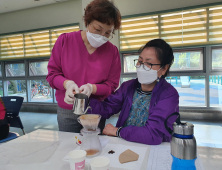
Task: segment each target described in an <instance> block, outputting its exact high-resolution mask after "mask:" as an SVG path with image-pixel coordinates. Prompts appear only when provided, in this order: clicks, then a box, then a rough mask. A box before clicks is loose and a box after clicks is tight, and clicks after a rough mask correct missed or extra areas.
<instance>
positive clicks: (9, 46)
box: [0, 24, 79, 61]
mask: <svg viewBox="0 0 222 170" xmlns="http://www.w3.org/2000/svg"><path fill="white" fill-rule="evenodd" d="M78 30H79V25H78V24H72V26H70V25H68V26H61V27H57V28H51V29H48V28H47V29H41V30H39V31H25V32H24V33H19V34H12V35H8V34H7V35H4V34H3V35H0V60H4V61H5V60H7V59H25V58H26V59H27V58H36V57H38V58H39V57H49V56H50V55H51V49H52V48H53V46H54V44H55V42H56V40H57V38H58V36H59V35H61V34H62V33H67V32H72V31H78Z"/></svg>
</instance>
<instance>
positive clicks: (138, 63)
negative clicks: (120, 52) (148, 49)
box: [134, 59, 161, 71]
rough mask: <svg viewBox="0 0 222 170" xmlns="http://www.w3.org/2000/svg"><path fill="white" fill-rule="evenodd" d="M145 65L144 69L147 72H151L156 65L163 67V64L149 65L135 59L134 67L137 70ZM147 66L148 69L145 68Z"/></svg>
mask: <svg viewBox="0 0 222 170" xmlns="http://www.w3.org/2000/svg"><path fill="white" fill-rule="evenodd" d="M142 64H143V68H144V69H145V70H146V71H149V70H150V69H151V68H152V67H153V66H155V65H161V64H151V63H148V62H144V63H143V62H142V61H139V60H138V59H135V60H134V66H135V67H136V68H139V67H140V66H141V65H142ZM145 66H146V67H145Z"/></svg>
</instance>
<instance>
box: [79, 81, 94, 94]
mask: <svg viewBox="0 0 222 170" xmlns="http://www.w3.org/2000/svg"><path fill="white" fill-rule="evenodd" d="M79 90H80V92H81V93H83V94H86V95H87V96H88V97H89V96H90V95H91V94H92V92H93V86H92V84H89V83H88V84H84V85H82V86H81V87H80V88H79Z"/></svg>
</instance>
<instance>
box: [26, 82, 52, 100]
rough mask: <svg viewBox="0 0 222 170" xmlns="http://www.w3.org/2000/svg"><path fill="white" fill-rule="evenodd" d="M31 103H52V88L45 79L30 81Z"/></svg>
mask: <svg viewBox="0 0 222 170" xmlns="http://www.w3.org/2000/svg"><path fill="white" fill-rule="evenodd" d="M30 85H31V88H30V89H31V91H30V98H31V102H50V103H52V102H53V94H52V88H51V87H50V86H49V83H48V82H47V81H46V80H45V79H41V80H30Z"/></svg>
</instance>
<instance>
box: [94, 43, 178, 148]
mask: <svg viewBox="0 0 222 170" xmlns="http://www.w3.org/2000/svg"><path fill="white" fill-rule="evenodd" d="M139 52H140V55H139V58H138V59H137V60H134V63H135V67H136V71H137V77H138V79H132V80H129V81H127V82H124V83H123V84H122V85H121V86H120V88H119V89H118V90H117V91H116V92H115V93H114V94H112V95H110V96H109V97H108V98H106V99H105V100H104V101H103V102H99V101H98V100H95V99H91V101H90V106H91V107H92V111H93V113H94V114H100V115H101V116H102V118H106V119H109V118H110V117H111V116H112V115H114V114H117V113H119V112H120V111H121V112H120V115H119V119H118V121H117V124H116V127H114V126H113V125H111V124H108V125H106V127H105V129H104V130H103V134H105V135H109V136H119V137H121V138H123V139H125V140H127V141H132V142H139V143H144V144H148V145H157V144H160V143H161V142H168V141H170V140H171V135H170V134H169V133H168V131H167V130H166V129H165V126H164V121H165V119H166V118H167V117H168V116H169V115H170V114H172V113H174V112H178V111H179V95H178V92H177V91H176V89H175V88H174V87H173V86H172V85H171V84H169V83H167V81H166V80H165V77H166V76H167V73H168V72H169V69H170V67H171V65H172V63H173V61H174V56H173V50H172V48H171V47H170V45H169V44H167V43H166V42H165V41H164V40H162V39H155V40H151V41H149V42H148V43H147V44H146V45H145V46H144V47H142V48H141V49H140V50H139ZM175 120H176V116H174V117H171V118H170V119H169V120H168V122H167V123H168V126H169V127H171V128H172V124H173V122H174V121H175Z"/></svg>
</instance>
